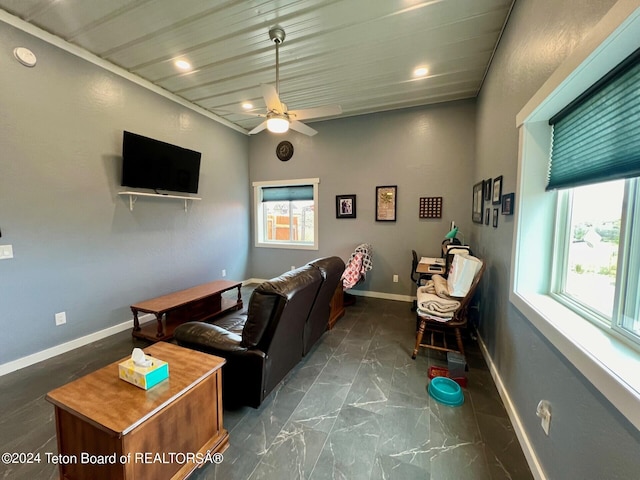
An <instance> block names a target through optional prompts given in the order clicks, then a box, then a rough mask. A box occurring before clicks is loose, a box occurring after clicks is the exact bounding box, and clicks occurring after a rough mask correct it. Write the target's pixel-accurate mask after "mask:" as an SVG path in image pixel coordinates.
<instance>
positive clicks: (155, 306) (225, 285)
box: [131, 280, 242, 342]
mask: <svg viewBox="0 0 640 480" xmlns="http://www.w3.org/2000/svg"><path fill="white" fill-rule="evenodd" d="M241 286H242V283H241V282H232V281H227V280H216V281H214V282H209V283H205V284H203V285H198V286H195V287H192V288H188V289H186V290H181V291H179V292H174V293H169V294H167V295H163V296H161V297H157V298H152V299H151V300H145V301H143V302H139V303H136V304H135V305H131V311H132V312H133V332H132V334H133V336H134V337H137V338H144V339H146V340H150V341H152V342H157V341H160V340H168V339H170V338H172V337H173V331H174V330H175V329H176V327H177V326H178V325H181V324H183V323H185V322H189V321H204V320H208V319H209V318H212V317H215V316H216V315H220V314H221V313H224V312H226V311H229V310H233V309H240V308H242V295H241V293H240V287H241ZM234 288H237V289H238V295H237V298H236V299H230V298H223V297H222V294H223V293H224V292H227V291H229V290H233V289H234ZM139 312H144V313H153V314H154V315H155V316H156V325H155V326H154V324H152V323H151V322H149V324H147V325H144V326H142V327H141V326H140V321H139V320H138V313H139ZM163 319H164V322H163Z"/></svg>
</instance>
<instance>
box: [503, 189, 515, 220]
mask: <svg viewBox="0 0 640 480" xmlns="http://www.w3.org/2000/svg"><path fill="white" fill-rule="evenodd" d="M513 201H514V194H513V193H505V194H504V195H503V196H502V215H513Z"/></svg>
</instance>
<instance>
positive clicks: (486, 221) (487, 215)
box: [484, 208, 491, 225]
mask: <svg viewBox="0 0 640 480" xmlns="http://www.w3.org/2000/svg"><path fill="white" fill-rule="evenodd" d="M490 218H491V209H490V208H487V209H486V210H485V211H484V224H485V225H489V219H490Z"/></svg>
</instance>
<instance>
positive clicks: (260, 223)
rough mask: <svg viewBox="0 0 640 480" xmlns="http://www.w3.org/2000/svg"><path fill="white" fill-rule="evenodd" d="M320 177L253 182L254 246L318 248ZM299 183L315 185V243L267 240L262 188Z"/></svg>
mask: <svg viewBox="0 0 640 480" xmlns="http://www.w3.org/2000/svg"><path fill="white" fill-rule="evenodd" d="M319 184H320V179H319V178H300V179H295V180H266V181H257V182H253V183H252V186H253V214H254V222H253V227H254V239H255V240H254V246H255V247H257V248H284V249H292V250H318V249H319V244H318V243H319V242H318V237H319V235H318V232H319V218H318V217H319V209H318V204H319V197H318V193H319V188H318V185H319ZM298 185H312V186H313V205H314V214H315V215H314V222H313V243H302V242H295V241H277V242H275V241H266V240H265V239H264V222H265V219H264V215H263V209H262V189H263V188H267V187H292V186H298Z"/></svg>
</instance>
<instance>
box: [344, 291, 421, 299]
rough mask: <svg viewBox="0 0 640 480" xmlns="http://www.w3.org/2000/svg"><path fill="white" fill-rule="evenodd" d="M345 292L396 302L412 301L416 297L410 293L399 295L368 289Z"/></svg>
mask: <svg viewBox="0 0 640 480" xmlns="http://www.w3.org/2000/svg"><path fill="white" fill-rule="evenodd" d="M347 293H350V294H351V295H355V296H357V297H370V298H382V299H384V300H396V301H398V302H413V301H414V300H415V299H416V297H412V296H411V295H399V294H397V293H384V292H372V291H369V290H349V291H348V292H347Z"/></svg>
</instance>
